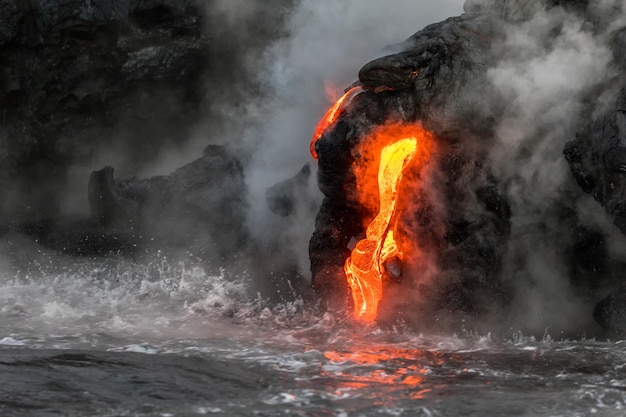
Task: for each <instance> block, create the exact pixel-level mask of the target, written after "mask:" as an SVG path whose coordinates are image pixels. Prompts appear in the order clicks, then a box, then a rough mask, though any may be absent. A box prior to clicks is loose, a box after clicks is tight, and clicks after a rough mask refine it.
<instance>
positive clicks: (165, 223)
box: [89, 145, 247, 260]
mask: <svg viewBox="0 0 626 417" xmlns="http://www.w3.org/2000/svg"><path fill="white" fill-rule="evenodd" d="M113 174H114V169H113V168H112V167H110V166H107V167H104V168H103V169H101V170H99V171H93V172H92V174H91V177H90V179H89V204H90V207H91V214H92V219H93V220H94V221H96V222H98V223H99V224H100V225H101V226H102V227H103V228H104V230H106V232H107V233H129V232H130V231H132V232H133V234H134V235H138V236H143V237H144V239H145V240H150V239H156V240H157V241H158V242H160V243H161V244H165V245H170V246H177V247H180V248H184V249H186V250H193V249H195V250H196V251H197V252H198V253H205V254H207V256H210V257H211V258H216V259H222V260H223V259H230V258H231V257H233V256H235V255H236V254H237V253H239V251H240V250H241V249H242V247H243V245H244V242H245V236H246V234H245V229H244V224H245V209H246V195H247V193H246V187H245V184H244V176H243V169H242V167H241V164H240V163H239V161H238V160H237V159H236V158H235V157H233V156H232V155H230V154H229V153H228V152H227V151H226V150H225V149H224V148H222V147H220V146H216V145H210V146H208V147H207V148H206V149H205V150H204V152H203V155H202V157H201V158H199V159H196V160H195V161H193V162H190V163H189V164H187V165H184V166H183V167H181V168H179V169H177V170H176V171H174V172H173V173H172V174H170V175H168V176H156V177H152V178H148V179H137V178H131V179H126V180H116V179H115V178H114V175H113Z"/></svg>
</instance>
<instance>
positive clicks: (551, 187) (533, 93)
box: [468, 1, 624, 332]
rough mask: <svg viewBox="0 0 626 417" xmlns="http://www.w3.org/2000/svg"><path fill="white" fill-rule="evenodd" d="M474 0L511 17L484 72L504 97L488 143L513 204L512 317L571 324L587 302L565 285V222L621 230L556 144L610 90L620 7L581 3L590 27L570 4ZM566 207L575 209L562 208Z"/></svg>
mask: <svg viewBox="0 0 626 417" xmlns="http://www.w3.org/2000/svg"><path fill="white" fill-rule="evenodd" d="M468 3H470V2H468ZM472 3H473V4H474V5H476V3H479V2H472ZM489 3H491V4H489ZM593 3H595V2H593ZM482 4H483V6H485V5H487V6H489V7H492V8H493V10H495V11H496V12H497V13H500V15H501V16H504V17H507V18H508V19H511V18H513V19H516V20H518V22H517V23H515V24H511V23H510V20H509V22H508V23H507V24H508V26H507V30H506V34H507V35H506V38H504V39H502V40H501V41H500V42H496V43H495V46H494V50H495V52H496V54H497V59H498V62H497V63H496V65H495V66H494V67H493V68H491V69H490V70H489V72H488V77H489V80H490V81H491V83H492V84H493V86H494V87H495V88H496V89H497V91H498V92H499V93H500V94H502V95H503V96H504V98H505V102H506V103H507V108H506V110H505V112H504V115H503V117H502V118H501V119H500V120H499V122H498V125H497V127H496V139H497V145H496V146H495V147H494V149H493V150H492V152H491V158H492V160H493V165H494V168H495V170H496V176H497V177H499V178H501V179H502V180H503V181H504V184H505V188H506V190H505V193H506V195H507V197H508V199H509V201H510V203H511V208H512V213H513V217H512V240H511V243H510V248H509V257H508V259H507V261H506V263H505V270H504V277H503V279H505V280H507V281H508V282H510V283H511V284H512V285H513V286H514V288H515V298H514V300H513V303H514V312H515V313H514V316H516V319H517V320H518V321H519V322H520V323H524V326H525V327H526V328H527V329H529V330H532V331H536V332H541V331H544V330H545V329H546V328H549V327H551V326H553V327H554V328H555V329H572V328H573V327H575V325H576V324H580V323H588V322H589V321H590V313H589V312H590V311H591V308H592V307H590V306H589V305H585V302H584V301H582V298H584V297H580V296H577V295H576V294H575V292H576V289H575V288H574V287H572V286H571V281H570V277H569V276H570V272H569V271H568V262H571V260H566V259H565V258H566V256H567V254H566V253H565V248H568V247H571V244H572V241H573V240H574V239H573V235H572V234H573V231H572V227H573V226H574V225H575V224H576V222H578V223H579V224H583V225H585V226H587V227H591V228H594V229H597V230H602V231H603V233H605V234H607V235H608V236H612V238H610V239H609V246H614V245H623V243H619V242H623V238H620V237H617V236H618V235H619V233H618V232H616V230H615V226H613V225H612V224H611V223H610V221H608V220H607V219H606V216H605V215H604V214H603V210H602V209H601V208H600V207H599V205H597V204H596V203H594V202H593V201H592V199H591V197H589V196H581V193H580V191H579V189H578V187H577V185H576V184H575V183H574V181H573V180H572V176H571V174H570V172H569V167H568V166H567V164H566V161H565V160H564V158H563V148H564V146H565V143H566V142H568V141H570V140H572V139H574V137H575V134H576V130H577V129H579V128H580V123H581V119H582V118H588V117H590V116H591V115H593V114H594V113H595V112H599V111H601V110H602V109H603V106H605V105H606V104H607V102H609V101H610V100H612V98H613V96H612V95H613V94H614V93H617V91H614V90H607V91H605V90H604V89H603V88H604V87H605V86H606V85H613V86H614V85H615V83H611V81H614V78H615V76H616V70H615V68H614V67H613V64H612V61H613V55H612V52H611V49H610V44H609V40H610V36H611V35H612V31H613V30H614V28H615V27H616V26H617V23H618V22H620V21H622V22H623V19H624V14H623V9H622V7H621V2H618V1H603V2H598V3H597V4H595V5H591V4H590V5H589V6H588V8H589V10H588V13H587V16H592V18H593V19H596V21H595V22H593V23H594V25H593V26H592V25H590V22H589V21H586V22H585V21H583V20H582V18H581V16H580V15H578V14H576V13H575V12H573V11H567V10H566V9H564V8H562V7H554V8H549V7H546V4H545V3H544V2H540V1H535V2H527V3H525V4H524V5H523V7H522V6H520V4H518V3H516V2H498V1H495V2H487V1H485V2H482ZM609 11H612V12H610V13H609ZM616 12H617V13H616ZM589 97H593V99H594V101H592V102H589ZM568 206H569V207H571V208H572V210H577V213H576V214H573V213H572V214H569V215H568V214H565V213H567V211H568V208H567V207H568ZM568 216H572V217H573V219H569V220H568V219H567V217H568ZM609 251H611V249H610V248H609Z"/></svg>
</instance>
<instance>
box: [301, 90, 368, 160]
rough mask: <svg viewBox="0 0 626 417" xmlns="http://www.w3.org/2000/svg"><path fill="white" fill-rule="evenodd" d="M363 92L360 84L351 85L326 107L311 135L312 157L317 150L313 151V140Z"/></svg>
mask: <svg viewBox="0 0 626 417" xmlns="http://www.w3.org/2000/svg"><path fill="white" fill-rule="evenodd" d="M361 92H363V88H362V87H360V86H356V87H352V88H351V89H349V90H348V91H346V93H345V94H344V95H343V96H341V97H340V98H339V100H337V101H336V102H335V104H333V106H332V107H331V108H330V109H328V111H327V112H326V114H324V117H322V119H321V120H320V121H319V123H318V124H317V128H316V129H315V134H314V135H313V139H312V140H311V145H310V146H309V149H310V151H311V155H313V158H315V159H317V152H316V151H315V142H317V141H318V140H319V138H320V137H321V136H322V134H324V131H325V130H326V129H328V127H329V126H330V125H332V124H333V123H335V122H336V121H337V118H339V116H340V115H341V113H343V112H344V111H345V108H346V106H347V105H348V104H350V102H351V101H352V99H353V98H354V97H356V96H357V95H358V94H359V93H361Z"/></svg>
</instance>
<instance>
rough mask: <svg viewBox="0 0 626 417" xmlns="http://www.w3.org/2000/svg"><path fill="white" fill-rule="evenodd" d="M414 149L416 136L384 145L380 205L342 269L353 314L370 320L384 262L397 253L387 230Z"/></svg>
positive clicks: (378, 296)
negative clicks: (352, 306)
mask: <svg viewBox="0 0 626 417" xmlns="http://www.w3.org/2000/svg"><path fill="white" fill-rule="evenodd" d="M416 151H417V138H416V137H409V138H404V139H400V140H398V141H397V142H394V143H391V144H389V145H387V146H385V147H384V148H383V150H382V152H381V156H380V167H379V169H378V190H379V197H380V202H379V204H380V209H379V211H378V214H377V215H376V217H375V218H374V220H373V221H372V222H371V223H370V224H369V226H368V227H367V230H366V237H365V239H363V240H361V241H359V242H358V243H357V244H356V246H355V247H354V249H353V251H352V254H351V255H350V257H349V258H348V259H347V260H346V264H345V267H344V270H345V272H346V277H347V279H348V284H349V285H350V288H351V289H352V299H353V300H354V316H355V318H357V319H358V320H362V321H366V322H372V321H374V320H375V319H376V314H377V312H378V303H379V302H380V300H381V299H382V295H383V285H382V275H383V274H382V268H383V263H384V262H385V261H386V260H387V259H389V258H390V257H392V256H394V255H396V254H397V253H398V247H397V244H396V242H395V239H394V237H393V231H391V230H389V224H390V222H391V219H392V217H393V215H394V213H395V210H396V202H397V197H398V191H397V190H398V184H399V182H400V180H401V178H402V171H403V170H404V168H405V167H406V166H407V165H408V164H409V163H410V162H411V160H412V159H413V157H414V156H415V153H416Z"/></svg>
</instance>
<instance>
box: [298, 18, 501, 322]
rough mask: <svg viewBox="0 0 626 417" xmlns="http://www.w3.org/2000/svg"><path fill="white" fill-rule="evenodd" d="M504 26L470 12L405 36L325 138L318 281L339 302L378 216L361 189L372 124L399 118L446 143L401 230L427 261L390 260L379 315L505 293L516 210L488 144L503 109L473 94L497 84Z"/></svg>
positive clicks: (316, 242) (448, 306) (432, 310)
mask: <svg viewBox="0 0 626 417" xmlns="http://www.w3.org/2000/svg"><path fill="white" fill-rule="evenodd" d="M493 34H494V28H493V27H492V25H491V22H490V20H489V18H487V17H486V16H484V15H463V16H461V17H457V18H451V19H448V20H446V21H445V22H442V23H439V24H435V25H431V26H428V27H427V28H425V29H424V30H423V31H421V32H418V33H417V34H416V35H414V36H412V37H411V38H409V39H408V40H407V41H405V42H404V43H403V44H402V45H401V46H400V47H401V49H402V50H403V51H402V52H400V53H397V54H394V55H390V56H385V57H382V58H379V59H377V60H375V61H372V62H370V63H368V64H366V65H365V66H364V67H363V68H362V69H361V70H360V72H359V82H358V84H359V85H360V86H362V87H363V88H364V91H363V92H362V93H360V94H359V95H357V96H356V97H355V98H354V99H353V101H352V102H351V103H350V105H349V106H348V108H347V109H346V111H345V113H343V114H342V115H341V116H340V117H339V120H338V121H337V122H336V123H335V124H334V125H333V126H331V128H330V129H328V130H327V131H326V132H325V133H324V135H322V137H321V138H320V139H319V140H318V142H317V143H316V147H315V149H316V151H317V154H318V156H319V164H318V183H319V187H320V189H321V191H322V193H323V194H324V196H325V199H324V201H323V203H322V206H321V208H320V210H319V212H318V215H317V219H316V224H315V226H316V229H315V233H314V235H313V237H312V239H311V242H310V257H311V269H312V275H313V281H312V285H313V288H314V289H315V290H316V291H317V292H318V293H320V294H322V295H323V297H324V298H325V299H327V300H333V301H331V304H332V303H333V302H334V303H339V304H341V303H342V302H344V300H346V299H348V296H347V294H348V289H347V284H346V283H345V279H343V280H342V279H341V278H340V277H341V276H342V275H343V265H344V263H345V260H346V258H347V257H348V256H349V254H350V249H349V244H350V242H351V241H352V240H353V239H355V238H359V236H362V235H363V234H364V222H363V219H365V218H368V217H369V218H371V217H372V213H368V212H367V209H366V208H365V207H363V206H362V205H361V204H359V202H358V198H357V196H355V194H354V181H355V179H354V176H355V173H354V170H353V167H354V166H356V165H358V164H359V163H360V161H359V158H360V156H359V153H358V150H357V148H358V145H359V143H360V142H361V141H362V140H363V138H364V137H365V136H366V135H367V133H368V132H369V131H371V130H372V129H375V128H376V127H379V126H382V125H385V124H395V123H400V124H411V123H421V124H422V125H423V126H424V127H425V128H426V129H427V130H429V131H430V132H432V133H433V134H434V137H435V138H436V139H435V141H436V142H437V143H436V144H435V151H434V153H433V155H432V158H431V162H430V163H429V165H430V168H429V170H430V174H429V177H428V180H427V181H428V182H429V184H428V185H426V184H424V183H423V182H424V179H422V181H421V182H420V181H419V180H415V183H414V184H413V185H412V186H411V187H410V188H407V187H405V189H406V191H407V193H406V195H404V196H401V197H400V198H401V199H402V200H404V203H402V204H404V205H405V206H407V207H410V209H408V210H404V211H403V212H402V214H401V215H400V219H399V222H400V229H403V230H404V231H405V233H408V234H410V235H411V239H413V240H414V241H415V242H417V245H418V246H419V248H420V252H421V253H422V255H421V258H422V259H424V261H423V262H422V263H421V264H418V265H410V264H409V263H410V262H405V263H404V264H397V263H395V264H394V265H388V271H387V272H388V275H390V276H395V279H386V282H387V283H386V284H385V285H386V288H385V292H386V293H395V294H394V295H391V296H390V295H386V296H385V297H384V298H383V304H381V306H380V308H379V321H380V322H394V320H397V319H398V318H400V319H401V320H402V321H404V322H411V320H413V319H415V320H419V319H418V317H423V315H424V314H427V315H428V316H429V317H431V318H433V317H439V316H442V320H443V315H442V313H445V315H446V316H449V313H451V312H452V313H462V314H464V315H470V316H471V315H474V314H480V313H482V312H484V311H485V310H487V309H490V308H492V307H494V308H497V306H498V305H501V304H502V303H505V302H506V300H507V297H508V296H507V294H506V290H505V288H503V286H502V285H501V282H500V281H499V279H498V273H499V268H500V263H501V260H502V257H503V254H504V252H505V248H506V242H507V238H508V237H509V233H510V225H509V218H510V209H509V206H508V203H507V201H506V198H504V197H503V196H502V194H501V193H500V191H499V188H498V181H497V179H496V178H495V177H494V176H493V175H492V174H491V172H490V168H489V166H488V165H487V164H486V163H485V154H484V153H483V152H484V150H485V149H486V145H487V144H488V142H487V141H488V138H489V137H490V133H491V132H490V127H491V126H492V123H491V121H492V117H493V112H492V111H488V110H487V109H481V108H478V107H476V106H472V105H470V103H469V102H467V101H465V98H468V97H469V96H468V94H466V93H467V92H468V91H469V88H470V86H471V88H476V86H477V85H481V84H482V85H483V86H484V88H483V91H485V92H488V91H489V87H488V83H487V82H486V79H485V72H486V68H487V66H488V65H489V63H490V59H491V56H490V51H489V48H490V42H489V39H490V38H491V36H493ZM476 143H478V144H480V146H475V145H474V144H476ZM418 146H419V145H418ZM406 176H408V177H410V176H411V174H410V173H408V174H405V177H406ZM409 181H411V180H409ZM435 265H436V266H435ZM433 268H434V269H436V271H433ZM417 269H421V270H422V272H421V273H417V271H416V270H417ZM428 269H430V271H429V272H428V273H425V272H424V271H426V270H428ZM417 300H421V301H420V302H418V301H417ZM485 300H491V301H490V302H488V303H485V302H484V301H485ZM420 303H421V304H420ZM348 304H349V301H348ZM487 305H489V306H490V307H486V306H487ZM433 321H437V320H433Z"/></svg>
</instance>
